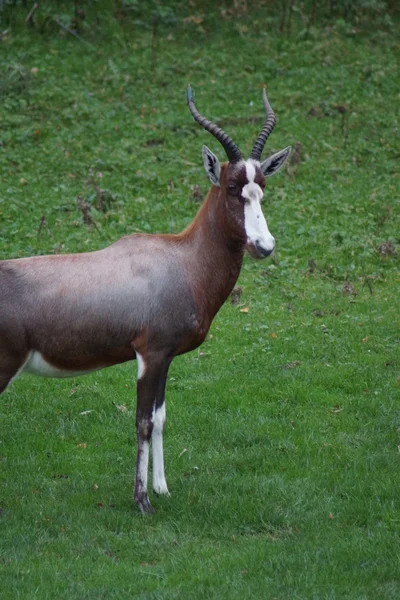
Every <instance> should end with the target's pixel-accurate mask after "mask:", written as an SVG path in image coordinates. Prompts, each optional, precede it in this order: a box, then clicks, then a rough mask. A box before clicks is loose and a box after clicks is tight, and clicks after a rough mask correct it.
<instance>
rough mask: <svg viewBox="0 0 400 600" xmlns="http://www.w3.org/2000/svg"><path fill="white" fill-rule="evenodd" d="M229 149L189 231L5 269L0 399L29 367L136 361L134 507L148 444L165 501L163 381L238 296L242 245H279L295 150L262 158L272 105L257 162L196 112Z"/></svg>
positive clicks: (212, 162)
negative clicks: (269, 196) (271, 199)
mask: <svg viewBox="0 0 400 600" xmlns="http://www.w3.org/2000/svg"><path fill="white" fill-rule="evenodd" d="M188 103H189V108H190V110H191V112H192V114H193V116H194V118H195V119H196V120H197V121H199V122H201V124H202V125H203V127H204V128H205V129H207V130H208V131H210V132H211V133H212V134H213V135H214V136H215V137H216V138H217V139H218V140H219V141H220V142H221V144H222V145H223V146H224V148H225V150H226V152H227V155H228V158H229V162H228V163H224V164H223V165H222V166H220V164H219V161H218V159H217V158H216V156H215V155H214V154H213V153H212V152H211V151H210V150H209V149H208V148H206V147H203V159H204V165H205V168H206V171H207V174H208V176H209V179H210V180H211V182H212V183H213V184H214V185H213V187H212V188H211V190H210V192H209V194H208V196H207V198H206V200H205V202H204V204H203V205H202V207H201V208H200V210H199V212H198V214H197V216H196V218H195V219H194V221H193V222H192V224H191V225H190V226H189V227H188V228H187V229H186V230H185V231H183V232H182V233H180V234H178V235H141V234H140V235H132V236H128V237H125V238H122V239H121V240H119V241H118V242H116V243H114V244H112V245H111V246H109V247H108V248H105V249H104V250H99V251H97V252H90V253H84V254H70V255H62V256H61V255H60V256H41V257H32V258H23V259H16V260H6V261H0V394H1V393H2V392H3V391H4V390H5V388H6V387H7V386H8V384H9V383H10V381H11V380H12V379H13V378H14V377H15V376H16V375H18V373H19V372H21V371H23V370H25V371H28V372H33V373H36V374H39V375H45V376H51V377H66V376H70V375H79V374H84V373H87V372H89V371H92V370H95V369H101V368H104V367H108V366H111V365H115V364H118V363H122V362H125V361H128V360H133V359H135V358H136V359H137V362H138V382H137V410H136V429H137V436H138V453H137V460H136V478H135V488H134V500H135V503H136V504H137V505H138V506H139V508H140V509H141V510H142V512H152V510H153V509H152V507H151V504H150V502H149V499H148V492H147V477H148V476H147V472H148V460H149V443H150V440H151V441H152V446H153V489H154V491H155V492H156V493H158V494H168V489H167V484H166V481H165V474H164V457H163V447H162V433H163V428H164V423H165V402H164V396H165V385H166V379H167V373H168V368H169V365H170V364H171V361H172V360H173V358H174V357H175V356H176V355H178V354H182V353H184V352H188V351H190V350H193V349H194V348H196V347H197V346H199V345H200V344H201V343H202V342H203V340H204V338H205V336H206V335H207V331H208V329H209V327H210V325H211V322H212V320H213V318H214V316H215V315H216V313H217V312H218V310H219V309H220V307H221V306H222V304H223V303H224V302H225V300H226V299H227V297H228V296H229V294H230V292H231V291H232V289H233V287H234V285H235V283H236V281H237V278H238V276H239V273H240V268H241V265H242V260H243V254H244V251H245V249H246V248H247V249H248V250H249V251H250V252H251V254H252V255H253V256H255V257H258V258H263V257H265V256H268V255H269V254H270V253H271V252H272V251H273V249H274V245H275V241H274V238H273V237H272V236H271V234H270V233H269V230H268V226H267V223H266V221H265V218H264V215H263V213H262V210H261V206H260V202H261V200H262V197H263V190H264V186H265V177H266V176H269V175H272V174H273V173H275V172H276V171H277V170H279V168H280V167H281V166H282V164H283V163H284V162H285V160H286V158H287V157H288V155H289V152H290V149H289V148H286V149H285V150H283V151H281V152H279V153H277V154H275V155H273V156H272V157H270V158H269V159H267V160H266V161H264V162H263V163H260V162H259V158H260V155H261V151H262V148H263V145H264V143H265V140H266V138H267V137H268V135H269V133H270V131H271V129H272V127H273V125H274V122H275V115H274V113H273V111H272V109H271V108H270V106H269V104H268V100H267V98H266V95H265V91H264V105H265V107H266V111H267V120H266V124H265V126H264V127H263V129H262V131H261V133H260V135H259V137H258V139H257V141H256V144H255V146H254V148H253V152H252V154H251V158H250V159H249V160H248V161H244V160H242V158H241V153H240V151H239V149H238V148H237V146H236V145H235V144H234V143H233V142H232V140H230V138H229V137H228V136H227V135H226V134H224V132H222V131H221V130H220V129H218V128H217V127H216V126H215V125H213V124H212V123H210V121H207V120H206V119H205V118H204V117H202V116H201V115H200V113H198V111H197V109H196V108H195V106H194V102H193V96H192V92H191V89H190V87H189V88H188Z"/></svg>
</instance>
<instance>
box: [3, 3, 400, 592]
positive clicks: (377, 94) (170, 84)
mask: <svg viewBox="0 0 400 600" xmlns="http://www.w3.org/2000/svg"><path fill="white" fill-rule="evenodd" d="M115 4H116V5H117V4H118V3H115ZM134 4H135V3H132V5H134ZM191 6H192V8H191ZM40 10H41V9H40V8H39V10H38V12H37V14H36V16H35V19H36V21H35V23H36V27H35V28H29V27H27V26H25V25H24V18H25V16H26V12H27V10H26V9H25V8H24V7H21V8H19V9H15V11H14V12H12V15H11V16H12V18H11V21H10V22H8V23H7V24H5V25H4V26H3V25H2V27H1V29H2V30H3V33H2V34H1V40H0V53H1V60H0V93H1V104H0V112H1V120H0V123H1V125H0V258H6V257H22V256H29V255H32V254H47V253H53V252H57V253H64V252H79V251H86V250H94V249H98V248H100V247H104V246H106V245H108V244H109V243H111V242H112V241H114V240H116V239H118V238H119V237H121V236H123V235H126V234H130V233H133V232H135V231H145V232H159V231H163V232H178V231H180V230H181V229H183V228H184V227H185V226H186V225H187V224H188V223H189V222H190V221H191V219H192V218H193V217H194V215H195V214H196V211H197V208H198V204H197V202H198V196H202V197H203V196H205V195H206V193H207V191H208V183H207V180H206V176H205V174H204V171H203V166H202V160H201V146H202V144H203V143H205V144H207V145H209V146H210V147H211V149H212V150H213V151H214V152H216V153H217V154H218V156H219V157H220V158H221V159H222V158H223V152H222V150H221V149H220V147H219V145H218V144H217V142H216V141H214V140H213V139H212V138H211V136H209V135H207V134H206V133H205V132H204V131H203V130H201V129H200V128H199V127H198V126H196V125H195V123H194V122H193V120H192V118H191V116H190V114H189V111H188V109H187V106H186V100H185V90H186V84H187V83H188V82H190V83H191V84H192V86H193V88H194V90H195V93H196V102H197V106H198V108H199V109H200V110H201V111H202V112H203V113H204V114H206V115H207V116H208V117H209V118H211V119H213V120H215V121H217V122H218V123H219V124H220V125H221V126H222V127H224V129H226V130H227V132H228V133H229V134H230V135H231V136H232V137H233V138H234V139H235V141H237V142H238V144H239V145H240V147H241V148H242V149H243V151H244V152H249V151H250V149H251V147H252V144H253V142H254V140H255V137H256V135H257V133H258V131H259V128H260V126H261V123H262V120H263V109H262V102H261V89H262V85H263V84H264V83H266V84H267V85H268V92H269V97H270V101H271V103H272V106H273V107H274V109H275V110H276V112H277V114H278V124H277V126H276V128H275V130H274V132H273V134H272V135H271V138H270V140H269V142H268V148H267V150H269V151H270V152H272V150H273V151H277V150H280V149H281V148H283V147H285V146H287V145H289V144H291V145H293V146H295V148H296V152H295V155H294V159H292V162H291V164H290V165H289V167H288V168H287V169H285V171H284V173H281V174H279V175H277V176H276V177H275V178H272V179H271V180H270V182H269V185H268V187H267V193H266V196H267V200H266V203H265V208H264V210H265V214H266V216H267V219H268V223H269V226H270V229H271V233H272V234H273V235H274V237H275V238H276V241H277V253H276V259H275V260H274V261H271V260H266V261H252V259H251V258H249V257H248V258H246V260H245V263H244V267H243V270H242V274H241V276H240V279H239V282H238V285H239V286H240V287H242V289H243V293H242V295H241V297H240V300H239V303H238V304H232V303H231V302H229V301H228V302H227V303H226V305H225V306H224V307H223V308H222V310H221V312H220V313H219V315H218V316H217V318H216V320H215V321H214V323H213V326H212V329H211V331H210V335H209V338H208V339H207V341H206V342H205V343H204V345H203V346H202V347H201V348H200V351H196V352H193V353H191V354H188V355H185V356H183V357H180V358H178V359H176V360H175V362H174V363H173V365H172V367H171V369H170V376H169V382H168V386H167V414H168V423H167V428H166V435H165V456H166V474H167V481H168V485H169V489H170V492H171V494H172V495H171V498H156V497H154V495H153V496H152V501H153V505H154V507H155V508H156V510H157V513H156V514H155V515H154V516H152V517H150V518H143V517H142V516H141V515H140V514H139V513H138V511H137V510H135V509H134V508H133V503H132V483H133V473H134V460H135V431H134V401H135V379H136V366H135V365H134V364H125V365H123V366H120V367H115V368H112V369H108V370H104V371H101V372H98V373H95V374H93V375H90V376H86V377H83V378H79V379H78V378H77V379H70V380H45V379H39V378H30V377H21V378H20V379H18V380H17V381H16V382H14V383H13V384H12V386H11V387H10V388H9V389H8V390H7V391H6V393H5V394H4V395H2V396H1V399H0V415H1V416H0V482H1V483H0V485H1V487H0V507H1V508H0V589H1V592H0V596H1V598H2V600H11V599H13V600H14V599H15V598H23V599H31V598H38V599H45V598H46V599H47V598H49V599H53V598H57V599H59V600H61V599H65V600H83V599H96V600H97V599H100V598H104V599H125V598H126V599H128V598H141V599H146V600H147V599H157V600H158V599H162V598H165V599H168V600H169V599H174V598H179V599H181V598H182V599H185V600H186V599H200V598H201V599H205V598H207V599H208V598H210V599H212V598H227V599H236V598H241V599H246V598H265V599H279V600H288V599H296V600H309V599H310V600H311V599H313V600H338V599H349V600H350V599H351V600H353V599H354V600H370V599H371V600H372V599H373V600H377V599H385V600H386V599H393V600H397V599H398V598H399V597H400V494H399V487H400V477H399V469H400V451H399V450H400V408H399V407H400V403H399V399H400V398H399V396H400V373H399V337H400V322H399V321H400V319H399V289H398V288H399V273H398V256H399V251H398V244H399V169H398V164H399V157H400V135H399V109H398V106H399V100H400V95H399V89H400V86H399V83H400V79H399V71H398V60H399V41H398V40H399V33H400V28H399V26H398V23H396V21H394V20H393V19H389V18H387V19H386V20H383V21H382V22H380V23H379V24H377V25H376V26H375V27H373V26H372V25H371V23H369V24H368V23H367V24H359V25H357V24H356V25H350V24H348V23H346V22H345V21H343V20H342V19H339V20H336V21H334V22H332V23H331V24H326V23H324V24H321V25H318V26H317V25H316V24H313V26H312V27H308V28H307V29H306V31H304V29H303V30H302V27H301V23H300V21H299V19H300V17H299V16H298V15H297V13H296V14H295V15H294V17H293V23H292V25H291V32H290V33H287V32H286V33H278V22H279V15H275V14H269V13H267V11H266V10H265V11H262V10H261V9H260V8H257V7H256V8H254V10H250V9H248V10H244V9H243V13H242V14H241V15H240V16H239V17H235V16H233V15H232V14H231V13H229V11H228V12H226V13H224V14H223V15H221V14H220V12H215V11H214V12H213V10H212V9H210V10H209V11H208V10H201V9H200V8H198V5H197V6H196V5H195V6H193V4H192V5H190V4H188V5H187V7H186V8H185V9H182V10H181V11H178V10H177V9H176V10H175V12H174V11H173V10H172V9H171V11H170V12H168V11H167V10H165V11H164V13H162V15H161V17H162V18H161V17H160V19H159V21H154V20H153V21H151V20H149V21H147V20H146V18H147V17H146V18H145V17H143V20H142V21H141V20H140V18H139V16H140V15H139V16H136V17H135V18H133V17H132V16H130V15H129V14H128V15H125V16H120V18H119V19H117V18H114V17H112V18H111V17H110V16H108V17H107V14H106V11H104V12H101V11H98V12H97V14H96V15H94V14H92V13H90V11H89V8H87V11H88V13H87V19H86V20H85V21H84V22H83V23H82V24H81V29H80V31H79V36H80V38H76V37H74V36H73V35H71V34H69V33H68V32H66V31H65V29H62V28H61V29H60V27H59V26H57V24H56V23H55V21H51V20H47V21H46V20H45V15H43V14H41V13H40ZM65 10H66V9H65ZM85 10H86V9H85ZM215 10H216V9H215ZM60 11H61V9H60ZM184 11H186V12H184ZM135 15H136V13H135ZM57 20H58V21H59V22H61V23H66V22H67V20H66V17H65V15H63V14H60V15H59V16H57ZM40 25H41V29H42V30H43V31H42V32H40ZM396 63H397V64H396ZM195 186H198V187H195ZM243 309H245V310H243ZM121 406H122V407H124V408H123V410H121V409H120V408H117V407H121ZM89 411H90V412H89ZM82 413H85V414H82Z"/></svg>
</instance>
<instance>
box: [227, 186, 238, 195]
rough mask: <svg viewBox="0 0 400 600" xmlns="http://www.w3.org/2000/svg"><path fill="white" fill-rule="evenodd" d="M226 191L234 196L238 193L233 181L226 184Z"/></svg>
mask: <svg viewBox="0 0 400 600" xmlns="http://www.w3.org/2000/svg"><path fill="white" fill-rule="evenodd" d="M228 192H229V193H230V194H231V196H236V195H237V193H238V186H237V185H236V184H235V183H230V184H229V185H228Z"/></svg>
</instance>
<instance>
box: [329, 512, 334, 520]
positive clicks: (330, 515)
mask: <svg viewBox="0 0 400 600" xmlns="http://www.w3.org/2000/svg"><path fill="white" fill-rule="evenodd" d="M328 518H329V520H330V521H332V519H333V514H332V513H329V517H328Z"/></svg>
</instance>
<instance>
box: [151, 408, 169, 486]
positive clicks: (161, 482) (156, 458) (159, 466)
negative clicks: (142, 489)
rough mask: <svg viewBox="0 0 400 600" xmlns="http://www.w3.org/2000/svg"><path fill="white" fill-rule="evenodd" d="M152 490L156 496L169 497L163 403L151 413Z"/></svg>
mask: <svg viewBox="0 0 400 600" xmlns="http://www.w3.org/2000/svg"><path fill="white" fill-rule="evenodd" d="M153 414H154V417H153V433H152V435H151V441H152V445H153V490H154V491H155V492H156V494H166V495H169V492H168V487H167V482H166V480H165V473H164V451H163V430H164V423H165V402H163V404H162V406H160V408H157V410H156V411H155V412H154V413H153Z"/></svg>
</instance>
